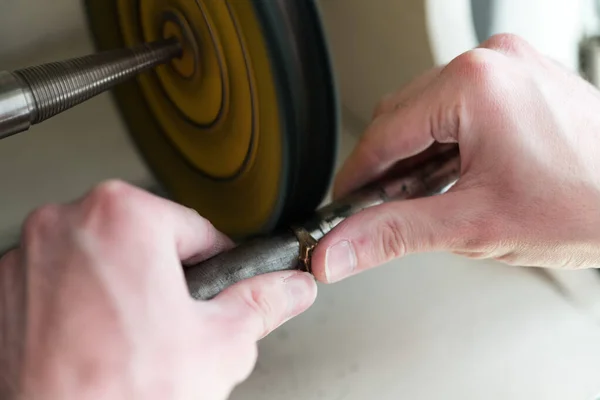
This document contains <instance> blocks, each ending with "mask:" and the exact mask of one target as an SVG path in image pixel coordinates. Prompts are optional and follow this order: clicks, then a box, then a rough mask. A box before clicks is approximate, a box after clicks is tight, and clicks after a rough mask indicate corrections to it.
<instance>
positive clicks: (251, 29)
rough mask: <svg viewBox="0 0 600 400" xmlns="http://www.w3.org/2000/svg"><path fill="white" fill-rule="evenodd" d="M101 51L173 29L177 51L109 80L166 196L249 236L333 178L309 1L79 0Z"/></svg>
mask: <svg viewBox="0 0 600 400" xmlns="http://www.w3.org/2000/svg"><path fill="white" fill-rule="evenodd" d="M86 5H87V12H88V17H89V21H90V25H91V29H92V32H93V35H94V38H95V40H96V43H97V46H98V48H99V49H100V50H110V49H114V48H120V47H131V46H134V45H136V44H140V43H144V42H152V41H156V40H159V39H166V38H177V39H178V40H179V42H180V43H181V45H182V47H183V52H182V55H181V57H179V58H177V59H175V60H173V61H172V62H171V63H170V64H169V65H164V66H161V67H158V68H156V69H155V70H153V71H152V72H148V73H145V74H142V75H140V76H139V77H138V79H137V80H134V81H131V82H129V83H126V84H123V85H121V86H119V87H118V88H116V89H115V90H114V91H113V93H114V95H115V98H116V101H117V104H118V107H119V109H120V111H121V113H122V116H123V118H124V120H125V122H126V124H127V126H128V130H129V133H130V135H131V137H132V139H133V141H134V143H135V144H136V145H137V148H138V149H139V150H140V153H141V155H142V157H143V158H144V159H145V161H146V163H147V164H148V166H149V168H150V169H151V170H152V172H153V174H154V175H155V176H156V178H157V179H158V181H159V182H160V183H161V184H162V186H163V187H164V188H165V189H166V191H167V192H168V193H169V195H170V196H172V197H173V199H174V200H176V201H178V202H180V203H182V204H184V205H186V206H189V207H191V208H194V209H196V210H197V211H198V212H199V213H200V214H201V215H203V216H204V217H206V218H207V219H209V220H210V221H211V222H212V223H213V224H214V225H215V226H216V227H217V228H218V229H220V230H221V231H223V232H225V233H227V234H229V235H231V236H234V237H247V236H251V235H255V234H262V233H267V232H270V231H273V230H275V229H277V228H279V227H281V226H285V225H288V224H291V223H294V222H296V221H301V220H302V219H304V218H306V217H307V216H309V215H311V213H312V212H314V210H315V208H317V207H318V205H319V203H320V202H321V201H322V199H323V197H324V195H325V193H326V191H327V189H328V187H329V183H330V180H331V176H332V173H333V169H334V163H335V158H336V155H337V153H336V152H337V145H338V104H337V98H336V91H335V87H334V83H333V74H332V71H331V65H330V60H329V54H328V51H327V48H326V41H325V38H324V33H323V29H322V26H321V19H320V17H319V13H318V9H317V6H316V4H315V3H314V1H313V0H294V1H283V0H269V1H265V0H229V1H227V0H86Z"/></svg>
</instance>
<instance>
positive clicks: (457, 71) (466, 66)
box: [442, 48, 498, 83]
mask: <svg viewBox="0 0 600 400" xmlns="http://www.w3.org/2000/svg"><path fill="white" fill-rule="evenodd" d="M497 64H498V62H497V59H496V57H495V55H494V52H493V51H492V50H490V49H486V48H477V49H473V50H469V51H467V52H465V53H463V54H461V55H459V56H458V57H456V58H455V59H454V60H452V61H451V62H450V63H449V64H448V65H447V66H446V67H445V68H444V69H443V71H442V73H445V74H452V75H455V76H458V77H461V78H464V79H466V80H468V81H475V82H484V83H488V82H494V80H495V79H494V78H495V77H496V76H497V74H498V67H497Z"/></svg>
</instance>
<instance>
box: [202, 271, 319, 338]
mask: <svg viewBox="0 0 600 400" xmlns="http://www.w3.org/2000/svg"><path fill="white" fill-rule="evenodd" d="M316 296H317V285H316V283H315V280H314V278H313V277H312V276H311V275H310V274H307V273H303V272H298V271H293V272H290V271H286V272H276V273H272V274H266V275H262V276H257V277H254V278H251V279H248V280H245V281H242V282H240V283H238V284H236V285H234V286H232V287H230V288H228V289H226V290H224V291H223V292H222V293H221V294H219V295H218V296H217V297H216V298H215V299H213V300H211V302H210V303H213V304H215V305H216V306H217V307H218V310H219V313H220V314H222V315H226V318H227V321H228V324H230V325H231V327H232V329H235V330H236V331H238V332H242V333H243V334H244V335H249V336H250V338H251V340H258V339H261V338H262V337H264V336H266V335H268V334H269V333H270V332H272V331H273V330H274V329H276V328H277V327H279V326H280V325H282V324H283V323H285V322H287V321H288V320H289V319H291V318H293V317H295V316H297V315H299V314H301V313H302V312H304V311H305V310H307V309H308V308H309V307H310V306H311V305H312V304H313V303H314V301H315V298H316Z"/></svg>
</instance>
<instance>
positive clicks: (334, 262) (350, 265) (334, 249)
mask: <svg viewBox="0 0 600 400" xmlns="http://www.w3.org/2000/svg"><path fill="white" fill-rule="evenodd" d="M355 269H356V252H355V251H354V247H353V246H352V243H350V242H349V241H347V240H343V241H341V242H339V243H336V244H334V245H333V246H331V247H329V248H328V249H327V252H326V254H325V277H326V278H327V282H329V283H334V282H338V281H340V280H342V279H344V278H346V277H348V276H350V275H352V274H353V273H354V270H355Z"/></svg>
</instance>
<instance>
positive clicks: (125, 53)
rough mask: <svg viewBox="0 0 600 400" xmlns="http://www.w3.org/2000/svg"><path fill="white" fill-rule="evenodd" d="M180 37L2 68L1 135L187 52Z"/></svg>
mask: <svg viewBox="0 0 600 400" xmlns="http://www.w3.org/2000/svg"><path fill="white" fill-rule="evenodd" d="M181 51H182V50H181V46H180V44H179V43H178V41H177V40H175V39H167V40H162V41H158V42H153V43H145V44H141V45H139V46H136V47H133V48H129V49H118V50H114V51H107V52H103V53H98V54H92V55H88V56H85V57H80V58H74V59H71V60H66V61H59V62H53V63H49V64H43V65H39V66H34V67H29V68H25V69H20V70H17V71H14V72H8V71H0V139H3V138H5V137H8V136H11V135H14V134H17V133H20V132H24V131H26V130H28V129H29V128H30V127H31V126H32V125H35V124H39V123H40V122H42V121H45V120H47V119H48V118H51V117H53V116H55V115H57V114H59V113H62V112H64V111H66V110H68V109H70V108H72V107H74V106H76V105H78V104H81V103H83V102H84V101H86V100H89V99H91V98H92V97H95V96H97V95H99V94H101V93H103V92H105V91H107V90H110V89H111V88H113V87H115V86H116V85H118V84H120V83H123V82H125V81H127V80H129V79H130V78H133V77H135V76H137V75H138V74H140V73H141V72H145V71H147V70H149V69H151V68H154V67H156V66H158V65H161V64H165V63H167V62H169V61H170V60H172V59H173V58H175V57H179V56H180V55H181Z"/></svg>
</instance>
